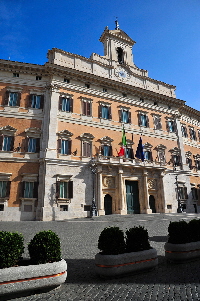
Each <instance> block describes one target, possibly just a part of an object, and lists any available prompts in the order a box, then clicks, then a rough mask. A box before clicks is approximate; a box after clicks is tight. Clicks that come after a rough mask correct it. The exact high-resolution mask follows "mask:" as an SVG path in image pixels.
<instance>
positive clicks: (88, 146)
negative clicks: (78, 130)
mask: <svg viewBox="0 0 200 301" xmlns="http://www.w3.org/2000/svg"><path fill="white" fill-rule="evenodd" d="M87 157H91V143H90V142H87Z"/></svg>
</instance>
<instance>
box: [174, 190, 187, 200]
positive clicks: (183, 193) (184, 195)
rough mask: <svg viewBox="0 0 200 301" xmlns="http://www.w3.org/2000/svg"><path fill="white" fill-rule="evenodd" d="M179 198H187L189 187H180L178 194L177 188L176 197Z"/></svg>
mask: <svg viewBox="0 0 200 301" xmlns="http://www.w3.org/2000/svg"><path fill="white" fill-rule="evenodd" d="M178 196H179V200H187V198H188V195H187V187H178V195H177V189H176V198H177V199H178Z"/></svg>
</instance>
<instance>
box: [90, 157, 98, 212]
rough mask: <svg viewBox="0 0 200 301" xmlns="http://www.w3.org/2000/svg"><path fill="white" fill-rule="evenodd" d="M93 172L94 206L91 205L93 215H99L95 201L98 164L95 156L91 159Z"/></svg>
mask: <svg viewBox="0 0 200 301" xmlns="http://www.w3.org/2000/svg"><path fill="white" fill-rule="evenodd" d="M90 169H91V172H92V181H93V185H92V186H93V196H92V206H91V216H97V206H96V201H95V177H96V172H97V165H96V163H95V160H94V158H92V160H91V166H90Z"/></svg>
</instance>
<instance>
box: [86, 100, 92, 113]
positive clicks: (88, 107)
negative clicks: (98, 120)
mask: <svg viewBox="0 0 200 301" xmlns="http://www.w3.org/2000/svg"><path fill="white" fill-rule="evenodd" d="M90 106H91V103H90V102H88V103H87V106H86V108H87V116H90V115H91V113H90Z"/></svg>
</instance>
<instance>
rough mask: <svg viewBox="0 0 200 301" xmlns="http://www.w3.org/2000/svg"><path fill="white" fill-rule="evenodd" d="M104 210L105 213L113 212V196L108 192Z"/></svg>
mask: <svg viewBox="0 0 200 301" xmlns="http://www.w3.org/2000/svg"><path fill="white" fill-rule="evenodd" d="M104 210H105V215H109V214H112V213H113V212H112V197H111V195H110V194H106V195H105V197H104Z"/></svg>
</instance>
